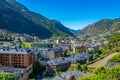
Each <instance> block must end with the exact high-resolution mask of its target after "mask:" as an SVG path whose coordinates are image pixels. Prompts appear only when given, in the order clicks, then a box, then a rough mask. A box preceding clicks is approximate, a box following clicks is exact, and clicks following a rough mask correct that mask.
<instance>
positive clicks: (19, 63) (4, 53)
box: [0, 34, 105, 73]
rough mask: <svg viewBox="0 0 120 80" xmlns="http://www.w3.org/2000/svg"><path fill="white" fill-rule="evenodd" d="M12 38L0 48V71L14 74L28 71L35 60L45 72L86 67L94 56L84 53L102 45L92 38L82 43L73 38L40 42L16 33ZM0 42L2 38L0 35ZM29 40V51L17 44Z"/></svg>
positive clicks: (102, 43) (95, 49)
mask: <svg viewBox="0 0 120 80" xmlns="http://www.w3.org/2000/svg"><path fill="white" fill-rule="evenodd" d="M3 35H4V34H3ZM11 38H12V39H13V40H12V41H11V42H8V43H7V44H1V45H0V65H1V67H0V70H2V71H7V72H13V73H14V72H18V73H22V72H23V73H25V72H28V71H31V67H32V64H33V62H34V61H36V60H38V61H40V63H41V64H42V65H43V66H46V72H48V73H55V72H57V71H65V70H67V69H68V68H69V67H70V66H71V65H72V66H74V65H75V64H76V63H80V64H85V63H87V62H89V61H90V60H92V58H93V56H92V55H91V54H88V53H87V50H94V51H95V52H97V51H98V48H99V47H100V46H103V45H104V42H105V41H104V40H103V41H99V40H95V39H94V40H86V41H85V42H84V43H83V42H80V41H78V40H76V39H68V40H64V41H59V40H56V42H55V41H48V40H43V41H40V40H39V39H38V38H37V37H32V36H29V35H27V34H23V35H21V34H15V35H12V36H11ZM0 39H2V36H0ZM31 39H35V40H36V42H34V43H31V46H30V48H29V49H26V48H25V47H24V46H21V44H20V43H19V41H30V40H31ZM65 51H67V53H69V54H72V53H74V54H75V56H69V57H65V56H64V54H63V53H65ZM76 53H77V54H76ZM4 66H5V67H4Z"/></svg>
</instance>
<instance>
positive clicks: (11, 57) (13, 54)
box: [0, 49, 34, 68]
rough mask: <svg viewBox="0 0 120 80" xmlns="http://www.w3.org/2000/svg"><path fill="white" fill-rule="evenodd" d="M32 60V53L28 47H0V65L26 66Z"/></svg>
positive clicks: (30, 63) (31, 62)
mask: <svg viewBox="0 0 120 80" xmlns="http://www.w3.org/2000/svg"><path fill="white" fill-rule="evenodd" d="M33 62H34V55H33V54H32V51H31V50H29V49H0V65H1V66H7V67H15V68H26V67H28V66H30V65H32V64H33Z"/></svg>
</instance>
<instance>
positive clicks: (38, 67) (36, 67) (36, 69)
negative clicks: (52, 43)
mask: <svg viewBox="0 0 120 80" xmlns="http://www.w3.org/2000/svg"><path fill="white" fill-rule="evenodd" d="M43 71H44V67H43V66H41V64H40V62H39V61H36V62H34V64H33V71H32V73H31V74H30V75H29V78H30V79H33V78H35V76H37V75H41V74H42V72H43Z"/></svg>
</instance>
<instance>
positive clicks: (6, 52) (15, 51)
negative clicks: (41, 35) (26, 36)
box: [0, 48, 31, 54]
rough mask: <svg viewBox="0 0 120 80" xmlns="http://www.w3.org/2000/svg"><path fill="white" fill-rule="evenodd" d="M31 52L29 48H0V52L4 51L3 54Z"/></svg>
mask: <svg viewBox="0 0 120 80" xmlns="http://www.w3.org/2000/svg"><path fill="white" fill-rule="evenodd" d="M29 52H31V50H30V49H8V48H5V49H0V54H1V53H5V54H28V53H29Z"/></svg>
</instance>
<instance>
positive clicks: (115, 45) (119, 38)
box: [100, 34, 120, 54]
mask: <svg viewBox="0 0 120 80" xmlns="http://www.w3.org/2000/svg"><path fill="white" fill-rule="evenodd" d="M119 47H120V34H119V35H118V34H117V35H116V36H114V37H112V38H111V39H110V40H109V42H108V43H107V44H106V45H105V47H104V48H100V52H101V53H103V54H109V53H115V52H119V51H120V48H119Z"/></svg>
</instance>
